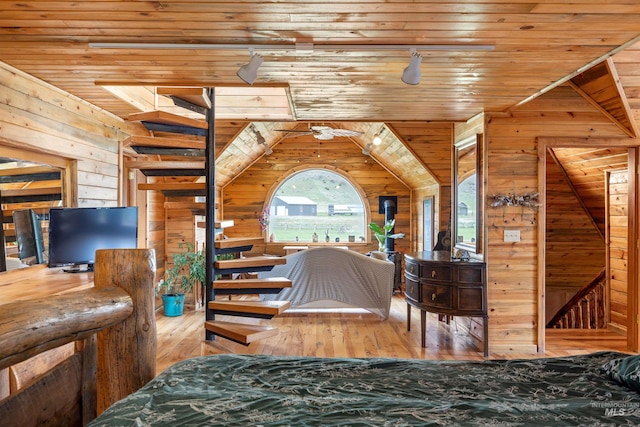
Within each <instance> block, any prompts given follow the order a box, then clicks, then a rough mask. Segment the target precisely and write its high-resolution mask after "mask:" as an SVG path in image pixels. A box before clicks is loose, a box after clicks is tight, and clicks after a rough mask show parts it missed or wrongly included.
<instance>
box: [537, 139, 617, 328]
mask: <svg viewBox="0 0 640 427" xmlns="http://www.w3.org/2000/svg"><path fill="white" fill-rule="evenodd" d="M600 178H601V179H602V180H603V181H604V174H602V173H601V174H600ZM546 182H547V191H546V197H545V199H546V244H545V252H546V262H545V288H546V292H545V294H546V304H545V323H546V322H547V321H548V320H549V319H551V318H552V317H553V316H554V315H555V314H556V312H557V311H558V310H559V309H560V308H561V307H562V306H563V305H564V304H565V303H566V302H567V301H569V300H570V299H571V298H572V297H573V296H574V295H575V293H576V292H578V290H580V289H581V288H582V287H584V286H585V285H586V284H587V283H589V282H590V281H591V280H592V279H593V278H594V277H596V276H597V275H598V274H599V273H600V272H601V271H602V269H603V268H604V267H605V264H606V259H605V244H604V240H603V238H602V236H601V235H600V233H599V232H598V229H597V227H596V224H595V222H593V221H592V219H591V218H590V216H589V213H588V212H586V211H585V209H584V207H583V205H582V204H581V202H580V200H579V199H578V195H577V194H576V193H575V192H574V191H573V189H572V186H571V185H570V184H569V182H567V179H566V176H565V174H564V173H563V172H562V169H561V167H560V166H559V165H558V164H557V163H556V162H555V160H554V157H553V156H552V155H551V153H549V151H547V173H546ZM599 187H600V188H601V191H600V197H601V199H602V200H601V204H602V202H603V198H604V194H603V192H602V188H603V187H604V186H603V185H602V184H601V185H600V186H599Z"/></svg>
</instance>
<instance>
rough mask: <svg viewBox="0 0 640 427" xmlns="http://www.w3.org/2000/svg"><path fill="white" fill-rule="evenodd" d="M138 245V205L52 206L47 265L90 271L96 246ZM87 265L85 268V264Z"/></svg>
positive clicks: (113, 247) (109, 247)
mask: <svg viewBox="0 0 640 427" xmlns="http://www.w3.org/2000/svg"><path fill="white" fill-rule="evenodd" d="M137 247H138V208H137V207H113V208H52V209H51V210H50V211H49V267H62V266H70V268H68V269H66V270H65V271H69V272H77V271H93V265H94V263H95V260H96V251H97V250H98V249H135V248H137ZM85 265H86V268H85V267H84V266H85Z"/></svg>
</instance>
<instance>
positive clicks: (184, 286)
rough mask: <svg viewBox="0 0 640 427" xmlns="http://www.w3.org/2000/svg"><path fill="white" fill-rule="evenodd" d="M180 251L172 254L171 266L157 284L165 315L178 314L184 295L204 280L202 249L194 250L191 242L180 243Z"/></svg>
mask: <svg viewBox="0 0 640 427" xmlns="http://www.w3.org/2000/svg"><path fill="white" fill-rule="evenodd" d="M178 247H179V248H180V249H182V252H179V253H176V254H174V255H173V267H171V268H170V269H169V270H167V271H166V272H165V278H164V280H161V281H160V283H159V284H158V289H157V291H158V293H159V294H161V295H162V303H163V305H164V313H165V315H166V316H180V315H181V314H182V312H183V309H184V297H185V294H186V293H187V292H189V291H192V290H193V289H194V288H195V287H196V286H198V285H200V286H202V285H203V284H204V283H205V280H206V269H205V258H206V255H205V252H204V249H199V250H195V247H194V245H193V243H190V242H188V243H180V244H179V245H178Z"/></svg>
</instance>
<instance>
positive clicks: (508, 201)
mask: <svg viewBox="0 0 640 427" xmlns="http://www.w3.org/2000/svg"><path fill="white" fill-rule="evenodd" d="M488 199H489V206H490V207H492V208H499V207H502V208H503V213H502V216H503V217H504V212H505V210H506V208H507V207H508V206H515V207H520V219H523V217H524V210H525V209H529V210H530V211H532V212H537V211H538V207H539V206H540V194H538V193H537V192H529V193H523V194H516V193H512V194H511V193H510V194H492V195H490V196H489V197H488ZM533 221H534V219H532V222H533Z"/></svg>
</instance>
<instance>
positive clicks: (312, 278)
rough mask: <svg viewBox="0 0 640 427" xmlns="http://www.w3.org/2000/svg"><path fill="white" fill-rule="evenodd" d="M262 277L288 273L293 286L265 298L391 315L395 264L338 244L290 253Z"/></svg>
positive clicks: (381, 315)
mask: <svg viewBox="0 0 640 427" xmlns="http://www.w3.org/2000/svg"><path fill="white" fill-rule="evenodd" d="M285 258H286V259H287V262H286V264H282V265H276V266H275V267H273V269H271V270H270V271H265V272H260V273H258V277H260V278H266V277H286V278H288V279H291V282H292V283H293V285H292V287H291V288H286V289H283V290H282V291H281V292H279V293H277V294H264V295H261V298H262V299H263V300H264V301H273V300H283V301H290V302H291V308H293V309H297V308H337V307H357V308H362V309H365V310H368V311H370V312H371V313H374V314H377V315H378V316H380V317H381V318H383V319H386V318H387V317H389V310H390V307H391V297H392V295H393V281H394V274H395V265H394V264H393V263H392V262H390V261H384V260H381V259H376V258H373V257H369V256H366V255H362V254H360V253H358V252H354V251H351V250H348V249H342V248H337V247H315V248H310V249H305V250H301V251H299V252H295V253H292V254H289V255H287V256H286V257H285Z"/></svg>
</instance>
